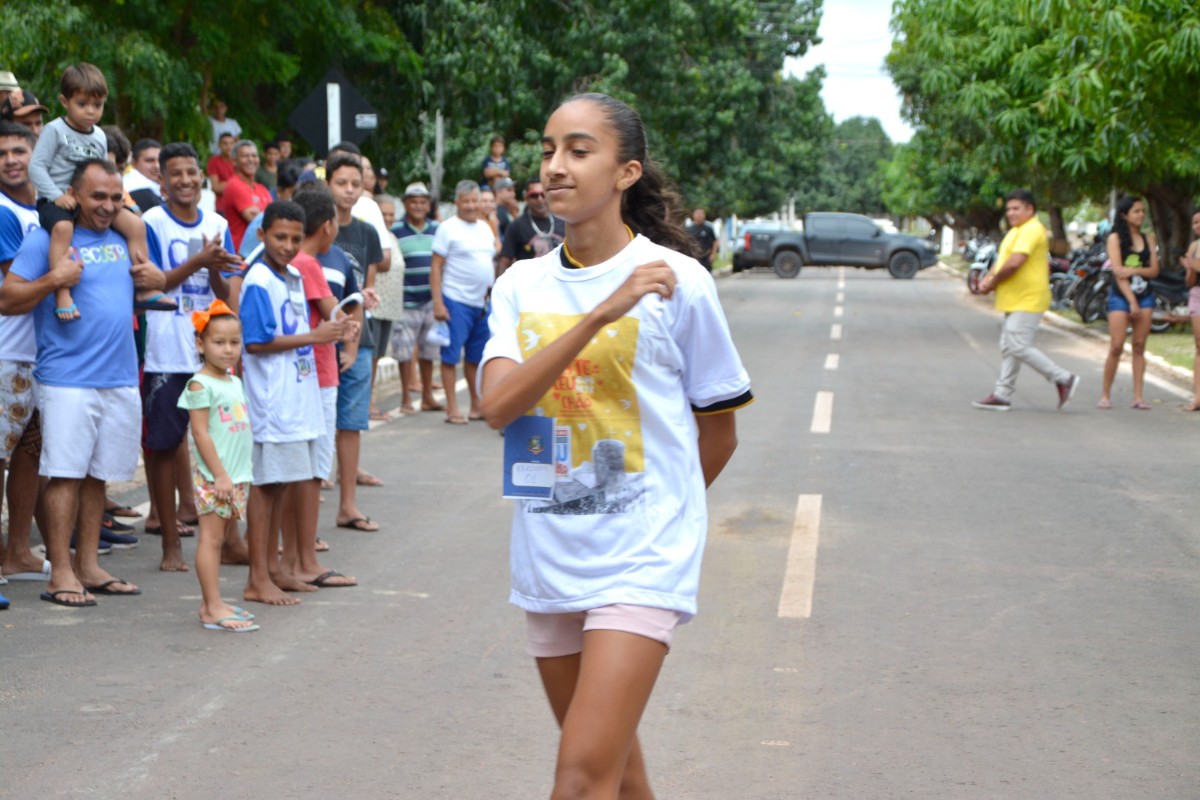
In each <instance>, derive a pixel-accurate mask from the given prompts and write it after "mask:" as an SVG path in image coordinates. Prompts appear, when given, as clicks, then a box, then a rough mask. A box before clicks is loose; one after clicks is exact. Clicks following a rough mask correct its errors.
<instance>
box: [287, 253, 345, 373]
mask: <svg viewBox="0 0 1200 800" xmlns="http://www.w3.org/2000/svg"><path fill="white" fill-rule="evenodd" d="M292 266H293V267H295V268H296V269H298V270H300V277H302V278H303V279H304V296H305V298H307V299H308V327H310V328H312V329H313V330H316V329H317V326H318V325H320V324H321V320H323V319H325V317H324V316H323V315H322V314H321V303H320V301H321V300H324V299H325V298H326V297H333V291H332V290H331V289H330V288H329V282H328V281H326V280H325V270H324V268H322V267H321V264H320V262H319V261H317V260H316V259H315V258H313V257H312V256H310V255H309V254H308V253H297V254H296V257H295V258H293V259H292ZM313 360H315V361H316V362H317V385H318V386H320V387H321V388H322V389H325V388H328V387H330V386H337V385H338V363H337V349H336V348H335V346H334V345H333V344H314V345H313Z"/></svg>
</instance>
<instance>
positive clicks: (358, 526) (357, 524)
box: [337, 517, 379, 533]
mask: <svg viewBox="0 0 1200 800" xmlns="http://www.w3.org/2000/svg"><path fill="white" fill-rule="evenodd" d="M370 522H371V518H370V517H355V518H354V519H348V520H346V521H345V522H339V523H337V526H338V527H339V528H345V529H346V530H351V531H360V532H362V533H378V532H379V529H378V528H364V527H363V524H364V523H370Z"/></svg>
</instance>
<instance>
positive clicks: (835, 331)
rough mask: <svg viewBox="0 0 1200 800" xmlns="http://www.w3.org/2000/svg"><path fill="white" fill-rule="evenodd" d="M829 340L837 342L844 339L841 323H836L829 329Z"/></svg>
mask: <svg viewBox="0 0 1200 800" xmlns="http://www.w3.org/2000/svg"><path fill="white" fill-rule="evenodd" d="M829 338H830V339H833V340H834V341H835V342H836V341H838V340H839V339H841V338H842V325H841V323H839V322H835V323H833V325H831V326H830V327H829Z"/></svg>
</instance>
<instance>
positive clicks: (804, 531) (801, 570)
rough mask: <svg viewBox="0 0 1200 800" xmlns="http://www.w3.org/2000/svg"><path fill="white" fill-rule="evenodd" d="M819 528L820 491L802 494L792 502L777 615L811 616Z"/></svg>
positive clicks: (790, 616)
mask: <svg viewBox="0 0 1200 800" xmlns="http://www.w3.org/2000/svg"><path fill="white" fill-rule="evenodd" d="M820 528H821V495H819V494H802V495H800V499H799V500H798V501H797V503H796V519H795V522H794V524H793V526H792V541H791V544H790V545H789V546H788V557H787V570H786V571H785V572H784V575H783V590H782V592H781V593H780V595H779V616H780V617H789V618H794V619H808V618H809V617H811V616H812V602H813V586H814V585H815V583H816V580H817V538H818V534H819V532H820Z"/></svg>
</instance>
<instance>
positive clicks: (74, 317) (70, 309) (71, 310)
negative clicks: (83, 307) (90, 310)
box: [54, 303, 79, 322]
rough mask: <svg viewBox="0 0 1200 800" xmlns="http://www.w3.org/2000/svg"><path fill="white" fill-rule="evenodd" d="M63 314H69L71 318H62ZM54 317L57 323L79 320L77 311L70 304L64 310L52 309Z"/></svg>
mask: <svg viewBox="0 0 1200 800" xmlns="http://www.w3.org/2000/svg"><path fill="white" fill-rule="evenodd" d="M63 314H70V315H71V316H69V317H64V316H62V315H63ZM54 316H55V317H56V318H57V319H58V321H59V322H74V321H75V320H77V319H79V309H78V308H77V307H76V306H75V304H74V303H71V305H69V306H67V307H66V308H56V309H54Z"/></svg>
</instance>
